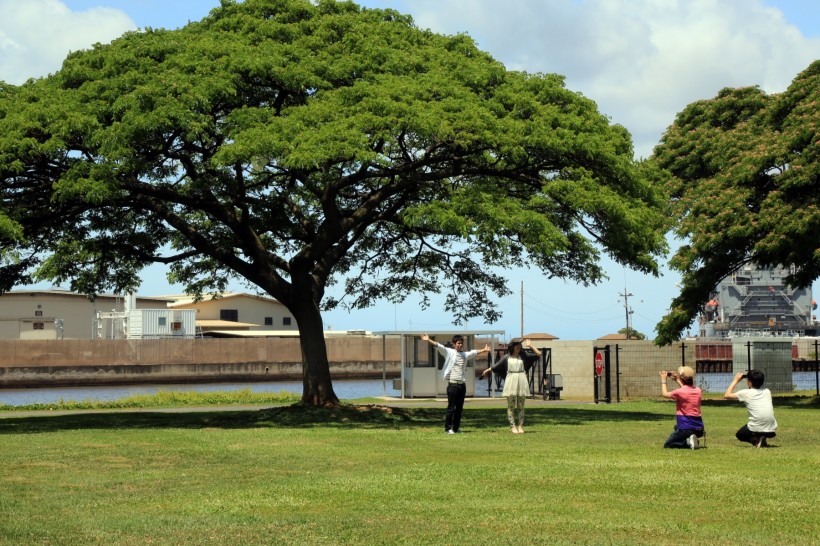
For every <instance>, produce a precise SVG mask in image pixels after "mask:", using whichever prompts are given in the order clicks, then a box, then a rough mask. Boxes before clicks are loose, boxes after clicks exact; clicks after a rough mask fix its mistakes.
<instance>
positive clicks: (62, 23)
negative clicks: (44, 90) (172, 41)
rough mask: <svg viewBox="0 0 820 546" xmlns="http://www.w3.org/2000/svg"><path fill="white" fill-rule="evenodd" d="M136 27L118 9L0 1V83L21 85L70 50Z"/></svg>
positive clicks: (55, 66)
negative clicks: (72, 7)
mask: <svg viewBox="0 0 820 546" xmlns="http://www.w3.org/2000/svg"><path fill="white" fill-rule="evenodd" d="M134 29H136V25H135V24H134V22H133V21H132V20H131V18H130V17H128V15H126V14H125V13H123V12H122V11H119V10H116V9H111V8H94V9H90V10H87V11H82V12H72V11H71V10H69V9H68V8H67V7H66V6H65V4H63V3H62V2H60V1H59V0H25V1H21V0H0V80H3V81H6V82H7V83H12V84H21V83H23V82H25V81H26V80H27V79H29V78H37V77H43V76H47V75H48V74H50V73H53V72H56V71H57V70H59V69H60V66H61V65H62V62H63V60H64V59H65V57H66V55H68V53H69V52H70V51H78V50H80V49H88V48H90V47H91V46H92V45H93V44H95V43H107V42H110V41H111V40H113V39H114V38H117V37H118V36H121V35H122V34H123V33H124V32H126V31H128V30H134Z"/></svg>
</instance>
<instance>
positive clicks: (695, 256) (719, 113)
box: [651, 61, 820, 343]
mask: <svg viewBox="0 0 820 546" xmlns="http://www.w3.org/2000/svg"><path fill="white" fill-rule="evenodd" d="M819 100H820V61H815V62H814V63H812V64H811V65H810V66H809V67H808V68H807V69H806V70H804V71H803V72H802V73H801V74H799V75H798V76H797V77H796V78H795V79H794V81H793V82H792V84H791V85H790V86H789V88H788V89H787V90H786V91H785V92H783V93H779V94H772V95H768V94H766V93H764V92H763V91H761V90H760V89H759V88H756V87H747V88H740V89H724V90H722V91H721V92H720V93H719V94H718V96H717V97H715V98H714V99H711V100H704V101H698V102H695V103H693V104H690V105H689V106H687V107H686V108H685V109H684V110H683V111H682V112H681V113H680V114H678V115H677V117H676V119H675V122H674V123H673V124H672V126H671V127H669V129H667V131H666V133H665V134H664V136H663V138H662V140H661V142H660V144H659V145H658V146H657V147H656V149H655V151H654V154H653V157H652V158H651V160H652V161H654V162H655V163H656V164H657V165H658V166H659V167H660V168H662V169H665V170H666V171H667V172H668V173H669V174H670V178H669V183H668V189H669V191H670V195H671V196H672V205H671V206H672V213H671V217H672V218H674V219H676V225H675V233H676V235H677V236H678V237H680V238H681V239H682V240H684V241H687V243H686V244H684V245H683V246H681V247H680V249H679V250H678V251H677V252H676V253H675V255H674V256H673V258H672V260H671V262H670V263H671V266H672V267H673V268H674V269H677V270H678V271H680V272H681V273H682V274H683V281H682V285H681V286H682V290H681V294H680V295H679V296H678V297H676V298H675V299H674V300H673V302H672V307H671V311H670V312H669V313H668V314H667V315H666V316H665V317H664V318H663V320H662V321H661V322H660V324H659V325H658V333H659V336H658V337H657V338H656V341H657V342H659V343H668V342H671V341H674V340H676V339H678V338H679V336H680V333H681V332H682V331H683V330H684V329H685V328H687V327H688V326H689V325H690V324H691V322H692V320H693V319H694V318H695V316H696V315H697V313H698V312H699V311H700V309H701V307H702V305H703V304H704V303H705V302H706V301H707V300H708V299H709V296H710V293H711V292H712V291H713V290H714V289H715V287H716V286H717V284H718V283H719V282H720V281H721V280H722V279H723V278H725V277H727V276H729V275H730V274H732V273H733V272H734V271H735V270H737V269H738V268H739V267H740V266H742V265H743V264H745V263H748V262H755V263H757V264H758V265H761V266H764V267H769V266H774V265H782V266H784V267H787V268H792V273H791V274H790V275H789V277H788V278H787V279H786V280H787V282H788V283H789V284H790V285H791V286H794V287H798V288H802V287H806V286H809V285H810V284H811V283H812V281H814V280H815V279H816V278H817V277H818V275H820V238H818V234H820V134H818V122H820V113H819V112H820V110H818V101H819Z"/></svg>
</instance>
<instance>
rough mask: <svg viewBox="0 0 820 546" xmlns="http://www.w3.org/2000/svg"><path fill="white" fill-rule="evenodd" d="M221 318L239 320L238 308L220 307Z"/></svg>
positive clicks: (231, 320) (232, 320)
mask: <svg viewBox="0 0 820 546" xmlns="http://www.w3.org/2000/svg"><path fill="white" fill-rule="evenodd" d="M219 320H227V321H230V322H239V310H238V309H220V310H219Z"/></svg>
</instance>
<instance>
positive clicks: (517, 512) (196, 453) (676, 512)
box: [0, 397, 820, 545]
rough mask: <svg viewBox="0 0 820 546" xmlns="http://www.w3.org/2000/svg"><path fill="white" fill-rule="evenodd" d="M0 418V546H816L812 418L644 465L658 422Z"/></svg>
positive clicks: (663, 417) (323, 413)
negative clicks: (765, 437) (766, 439)
mask: <svg viewBox="0 0 820 546" xmlns="http://www.w3.org/2000/svg"><path fill="white" fill-rule="evenodd" d="M470 406H471V404H470V403H468V409H467V410H466V412H465V419H464V423H463V428H464V430H465V432H464V433H463V434H460V435H445V434H444V433H443V410H442V409H441V408H429V407H410V408H405V407H402V408H393V409H392V410H389V411H384V410H383V409H380V408H373V407H361V406H345V407H343V408H342V409H340V410H337V411H335V412H329V411H328V410H315V409H313V410H309V409H305V408H300V407H296V406H285V407H274V408H268V409H262V410H253V411H231V410H223V411H196V412H184V411H182V412H176V413H175V412H161V411H146V410H141V411H126V410H120V411H115V412H106V413H79V412H75V413H70V414H67V415H53V416H36V417H32V416H25V417H21V416H18V415H15V413H14V412H3V413H2V414H0V544H10V545H11V544H14V545H21V544H54V545H72V544H106V545H108V544H134V545H137V544H139V545H143V544H242V545H245V544H596V545H597V544H750V543H757V544H795V545H797V544H799V545H807V544H820V512H818V510H820V478H819V477H818V476H819V475H820V474H819V473H820V450H818V448H820V419H818V415H819V414H818V410H820V404H819V403H818V399H817V398H810V397H792V398H778V399H777V400H776V401H775V412H776V415H777V419H778V422H779V424H780V428H779V430H778V435H777V438H775V439H774V440H773V441H771V445H772V447H770V448H768V449H755V448H752V447H750V446H748V445H747V444H741V443H740V442H738V441H737V440H735V438H734V432H735V430H736V429H737V428H739V427H740V426H741V425H743V424H744V423H745V418H746V411H745V409H744V408H743V407H742V406H741V405H740V404H737V403H732V402H724V401H706V402H704V409H703V412H704V420H705V422H706V426H707V431H708V432H707V434H708V442H707V443H708V447H707V448H706V449H701V450H698V451H690V450H664V449H662V448H661V445H662V444H663V441H664V440H665V439H666V437H667V436H668V434H669V432H670V431H671V428H672V425H673V423H674V416H673V415H674V404H673V403H669V402H660V401H641V402H628V403H623V404H617V405H615V404H613V405H589V404H554V405H545V406H540V407H531V408H528V413H527V422H526V427H525V428H526V430H527V433H526V434H523V435H512V434H510V433H509V428H508V427H507V426H505V415H504V409H503V408H501V407H500V406H499V407H470Z"/></svg>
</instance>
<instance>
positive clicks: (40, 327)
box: [34, 322, 46, 330]
mask: <svg viewBox="0 0 820 546" xmlns="http://www.w3.org/2000/svg"><path fill="white" fill-rule="evenodd" d="M34 329H35V330H45V329H46V323H45V322H35V323H34Z"/></svg>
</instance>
